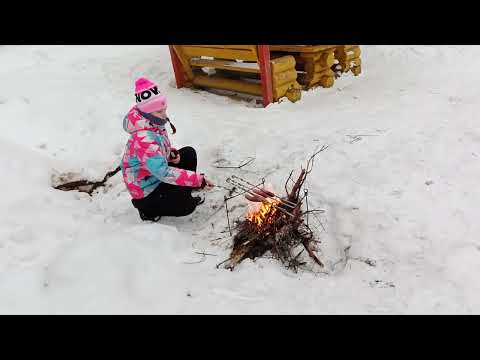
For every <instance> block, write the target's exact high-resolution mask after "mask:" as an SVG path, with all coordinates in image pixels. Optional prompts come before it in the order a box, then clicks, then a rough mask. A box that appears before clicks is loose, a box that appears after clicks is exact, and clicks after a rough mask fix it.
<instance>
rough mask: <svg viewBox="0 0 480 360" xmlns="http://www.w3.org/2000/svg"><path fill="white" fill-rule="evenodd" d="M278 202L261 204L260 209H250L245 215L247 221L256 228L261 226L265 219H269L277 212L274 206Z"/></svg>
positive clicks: (271, 201)
mask: <svg viewBox="0 0 480 360" xmlns="http://www.w3.org/2000/svg"><path fill="white" fill-rule="evenodd" d="M279 202H280V201H278V200H270V201H269V202H263V203H262V205H261V206H260V208H257V209H251V210H250V211H249V212H248V214H247V220H248V221H250V222H252V223H254V224H256V225H257V226H258V227H260V226H262V225H263V223H264V222H265V220H266V219H267V218H271V216H272V215H274V214H275V213H276V212H277V209H276V208H275V207H274V205H277V204H278V203H279Z"/></svg>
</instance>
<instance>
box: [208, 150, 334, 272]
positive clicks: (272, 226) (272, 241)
mask: <svg viewBox="0 0 480 360" xmlns="http://www.w3.org/2000/svg"><path fill="white" fill-rule="evenodd" d="M326 148H327V146H324V147H322V148H321V149H320V150H319V151H317V152H316V153H315V154H314V155H313V156H312V157H311V158H310V159H309V160H308V163H307V167H306V169H302V170H301V172H300V175H299V176H298V178H297V180H296V181H295V182H294V185H293V187H292V188H291V189H290V190H289V189H288V183H289V181H291V179H292V174H293V171H292V172H291V173H290V176H289V177H288V179H287V181H286V183H285V192H286V196H284V197H279V196H277V195H275V194H274V193H272V192H270V191H267V190H265V189H264V188H263V187H261V186H260V185H254V184H251V183H250V182H248V181H246V180H244V179H241V178H239V177H238V176H232V178H229V179H227V182H229V183H230V184H231V185H233V186H234V187H235V188H236V189H237V191H238V190H241V191H242V193H244V194H245V197H246V198H247V199H248V200H250V201H255V202H262V208H261V210H263V212H262V214H261V221H259V220H258V216H257V217H256V218H255V217H251V216H250V217H249V216H247V218H245V219H242V220H239V221H237V226H236V229H235V230H237V231H236V234H235V236H234V237H233V249H232V252H231V254H230V257H229V258H228V259H227V260H225V261H224V262H222V263H220V264H218V265H217V267H218V266H219V265H221V264H224V263H226V265H225V268H227V269H230V270H233V269H234V268H235V266H236V265H238V264H239V263H240V262H242V261H243V260H245V259H247V258H248V259H256V258H258V257H262V256H264V255H265V254H266V253H270V254H271V255H272V256H273V258H276V259H278V260H279V261H280V262H281V263H282V264H283V265H284V266H286V267H287V268H289V269H292V270H293V271H295V272H296V271H297V270H298V268H299V267H301V266H302V265H305V264H306V262H304V261H302V259H300V255H301V254H302V253H304V252H305V251H306V253H307V254H308V255H309V256H310V258H312V259H313V261H314V262H315V263H316V264H317V265H319V266H320V267H323V264H322V262H321V261H320V260H319V259H318V257H317V256H316V254H315V249H316V244H317V243H319V241H317V240H315V236H314V232H313V231H312V229H311V228H310V226H309V224H308V214H310V213H313V212H323V211H322V210H315V209H314V210H309V209H308V197H307V196H308V191H306V190H304V189H303V186H304V184H305V180H306V179H307V176H308V174H310V173H311V171H312V168H313V160H314V157H315V155H317V154H318V153H319V152H321V151H324V150H325V149H326ZM226 200H228V199H226ZM303 205H306V210H304V209H303ZM226 209H227V217H228V207H227V206H226Z"/></svg>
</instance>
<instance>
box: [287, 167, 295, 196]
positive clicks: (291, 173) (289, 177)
mask: <svg viewBox="0 0 480 360" xmlns="http://www.w3.org/2000/svg"><path fill="white" fill-rule="evenodd" d="M292 175H293V170H292V171H290V175H288V179H287V181H285V192H286V193H287V196H288V194H289V192H288V188H287V185H288V181H289V180H291V179H292ZM292 181H293V180H292Z"/></svg>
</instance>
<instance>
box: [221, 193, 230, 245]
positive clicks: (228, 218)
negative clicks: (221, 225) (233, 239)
mask: <svg viewBox="0 0 480 360" xmlns="http://www.w3.org/2000/svg"><path fill="white" fill-rule="evenodd" d="M223 200H224V202H225V211H226V212H227V222H228V231H229V232H230V236H232V229H231V227H230V217H229V216H228V205H227V201H228V199H227V197H226V196H225V197H224V198H223Z"/></svg>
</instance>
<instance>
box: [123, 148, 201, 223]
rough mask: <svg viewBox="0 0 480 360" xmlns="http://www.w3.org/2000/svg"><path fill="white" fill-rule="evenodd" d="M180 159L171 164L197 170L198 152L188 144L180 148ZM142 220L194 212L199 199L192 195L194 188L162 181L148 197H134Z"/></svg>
mask: <svg viewBox="0 0 480 360" xmlns="http://www.w3.org/2000/svg"><path fill="white" fill-rule="evenodd" d="M178 152H179V153H180V161H179V163H178V164H169V166H172V167H176V168H180V169H185V170H191V171H197V153H196V151H195V149H194V148H192V147H190V146H187V147H183V148H181V149H179V150H178ZM132 204H133V206H134V207H135V208H137V209H138V212H139V214H140V218H142V220H152V221H155V220H158V218H159V217H161V216H186V215H189V214H191V213H193V212H194V210H195V208H196V207H197V201H196V200H195V199H194V198H193V197H192V188H191V187H188V186H177V185H171V184H166V183H163V182H162V183H160V184H159V185H158V186H157V187H156V188H155V190H153V191H152V192H151V193H150V194H149V195H148V196H147V197H145V198H143V199H132Z"/></svg>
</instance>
